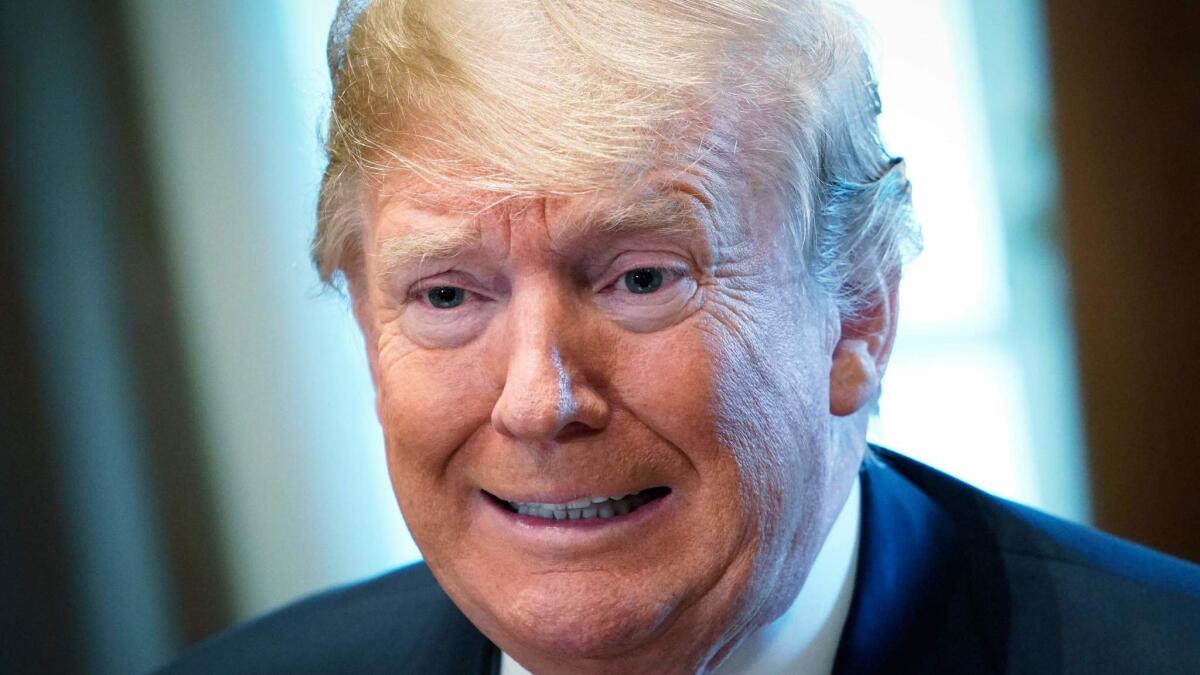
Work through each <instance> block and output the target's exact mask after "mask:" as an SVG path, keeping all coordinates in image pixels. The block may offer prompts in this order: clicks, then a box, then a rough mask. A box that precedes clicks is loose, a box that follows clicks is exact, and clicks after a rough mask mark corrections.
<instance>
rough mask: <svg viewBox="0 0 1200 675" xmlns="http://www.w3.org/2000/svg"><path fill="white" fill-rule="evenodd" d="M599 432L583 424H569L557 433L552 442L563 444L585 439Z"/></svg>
mask: <svg viewBox="0 0 1200 675" xmlns="http://www.w3.org/2000/svg"><path fill="white" fill-rule="evenodd" d="M599 432H600V430H599V429H597V428H595V427H590V426H588V425H587V424H584V423H583V422H571V423H570V424H567V425H566V426H564V427H563V428H562V430H560V431H559V432H558V435H557V436H555V437H554V440H556V441H558V442H560V443H565V442H567V441H570V440H574V439H576V438H586V437H588V436H592V435H594V434H597V433H599Z"/></svg>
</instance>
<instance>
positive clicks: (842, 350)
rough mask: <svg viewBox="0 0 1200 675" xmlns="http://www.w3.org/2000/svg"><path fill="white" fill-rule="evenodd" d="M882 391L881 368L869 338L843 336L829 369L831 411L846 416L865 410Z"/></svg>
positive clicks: (835, 349)
mask: <svg viewBox="0 0 1200 675" xmlns="http://www.w3.org/2000/svg"><path fill="white" fill-rule="evenodd" d="M878 391H879V368H877V367H876V364H875V359H874V357H873V356H872V355H871V351H870V349H869V347H868V344H867V341H866V340H861V339H842V340H839V341H838V344H837V347H835V348H834V352H833V367H832V368H831V369H830V372H829V412H830V413H832V414H833V415H836V416H838V417H846V416H848V415H853V414H854V413H856V412H858V411H859V410H862V409H863V407H865V406H866V405H867V404H868V403H870V402H871V400H872V399H874V398H875V394H876V392H878Z"/></svg>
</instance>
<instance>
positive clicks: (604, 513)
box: [484, 487, 671, 520]
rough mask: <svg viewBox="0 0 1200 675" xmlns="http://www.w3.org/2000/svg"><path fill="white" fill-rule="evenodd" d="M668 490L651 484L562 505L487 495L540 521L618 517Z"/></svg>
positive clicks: (661, 495)
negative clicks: (647, 486)
mask: <svg viewBox="0 0 1200 675" xmlns="http://www.w3.org/2000/svg"><path fill="white" fill-rule="evenodd" d="M670 493H671V488H668V487H653V488H650V489H648V490H642V491H641V492H635V493H629V494H626V495H614V496H605V495H599V496H596V497H580V498H579V499H576V500H574V501H570V502H565V503H563V504H544V503H540V502H510V501H507V500H504V499H501V498H499V497H497V496H495V495H493V494H490V493H486V492H485V493H484V494H487V495H488V497H490V498H491V499H492V500H493V501H495V502H496V503H497V504H499V505H500V506H501V507H503V508H505V509H507V510H508V511H511V512H513V513H517V514H520V515H522V516H529V517H531V518H540V519H542V520H591V519H599V520H603V519H607V518H617V517H620V516H624V515H628V514H630V513H633V512H634V511H636V510H638V509H640V508H642V507H643V506H645V505H647V504H649V503H650V502H653V501H657V500H659V499H662V498H663V497H666V496H667V495H668V494H670Z"/></svg>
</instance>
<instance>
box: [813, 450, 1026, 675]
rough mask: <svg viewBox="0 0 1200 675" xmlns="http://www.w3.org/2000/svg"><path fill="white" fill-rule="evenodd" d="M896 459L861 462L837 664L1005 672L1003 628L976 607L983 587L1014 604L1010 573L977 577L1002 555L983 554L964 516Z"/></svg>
mask: <svg viewBox="0 0 1200 675" xmlns="http://www.w3.org/2000/svg"><path fill="white" fill-rule="evenodd" d="M881 455H882V457H883V459H881V457H880V456H881ZM894 458H895V456H894V455H892V454H891V453H887V452H886V451H881V450H876V449H874V448H872V450H870V451H868V453H867V458H866V460H865V461H864V462H863V468H862V471H861V478H862V495H863V508H862V529H861V532H862V534H861V538H860V544H859V557H858V569H857V576H856V580H855V589H854V599H853V601H852V604H851V607H850V614H849V616H848V617H847V620H846V625H845V627H844V628H843V630H842V639H841V643H840V645H839V647H838V655H837V659H836V661H835V665H834V672H835V673H839V674H840V673H847V674H849V673H876V672H878V673H904V672H956V673H973V672H1001V671H1002V670H1003V666H1002V664H1001V663H998V662H997V657H998V656H999V658H1000V659H1002V658H1003V652H1004V650H1003V647H1002V646H1001V648H1000V649H999V650H997V648H996V644H995V640H996V638H997V635H995V633H996V632H997V629H999V632H1000V635H999V638H1000V639H1001V640H1003V637H1004V635H1006V633H1005V631H1004V627H1003V626H1001V627H997V626H994V625H991V624H989V622H988V621H981V620H980V612H978V611H977V609H978V602H979V596H980V592H981V591H982V592H983V594H984V595H986V596H989V597H990V598H992V599H993V600H994V601H999V602H1006V598H1007V591H1006V585H1005V584H1004V583H1002V580H1003V574H1002V572H1001V573H1000V574H999V575H998V576H997V575H996V574H991V575H984V578H983V579H982V580H981V579H979V578H975V579H973V578H972V577H974V576H976V575H975V574H973V573H972V572H973V570H974V571H975V572H979V571H981V569H980V565H981V564H983V565H984V566H987V567H991V563H993V562H996V561H998V557H996V556H991V555H984V556H983V558H984V559H983V560H980V559H979V555H978V553H977V549H978V547H977V546H975V543H976V542H974V541H972V542H971V543H972V546H971V547H968V546H967V545H966V544H967V538H968V537H965V536H964V533H963V531H962V527H961V522H959V520H958V518H957V517H952V516H951V514H950V513H949V512H947V511H946V509H944V508H943V507H942V506H941V505H939V504H938V503H936V502H935V501H933V500H932V499H931V498H930V497H929V496H928V495H927V494H926V493H925V492H923V491H921V490H920V489H918V488H917V487H916V486H915V485H913V484H912V483H911V482H910V481H909V480H907V479H906V478H905V476H903V475H901V473H899V472H897V471H896V470H895V469H894V468H892V467H891V466H889V463H885V460H892V459H894ZM956 515H957V514H956ZM969 538H970V539H972V540H973V539H975V537H974V536H971V537H969ZM989 571H994V570H989ZM992 581H996V582H997V583H992ZM980 583H983V584H984V587H981V586H980ZM991 601H992V600H989V602H991ZM992 609H993V610H994V609H995V608H992ZM984 614H985V615H986V616H988V617H992V616H996V615H997V613H996V612H994V611H988V612H984ZM1000 614H1001V615H1002V614H1003V612H1001V613H1000Z"/></svg>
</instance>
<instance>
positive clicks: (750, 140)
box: [313, 0, 919, 314]
mask: <svg viewBox="0 0 1200 675" xmlns="http://www.w3.org/2000/svg"><path fill="white" fill-rule="evenodd" d="M329 51H330V53H329V61H330V70H331V76H332V80H333V101H332V106H331V110H330V114H329V126H328V133H327V139H326V152H327V154H328V160H329V163H328V166H327V168H326V171H325V175H324V179H323V181H322V186H321V194H320V200H319V205H318V219H317V232H316V237H315V239H314V241H313V257H314V260H315V262H316V265H317V268H318V270H319V272H320V275H321V278H322V280H323V281H325V282H327V283H330V282H333V281H334V279H335V277H336V276H337V275H338V273H339V272H342V273H347V274H352V273H353V272H354V270H355V269H356V268H357V266H358V265H359V264H360V262H361V260H360V257H361V255H362V251H361V249H362V242H361V240H360V236H359V234H360V231H361V225H362V223H361V219H362V211H363V209H362V205H363V198H364V195H365V194H366V192H365V190H368V189H370V188H371V187H372V186H377V185H378V184H379V181H380V180H381V179H382V177H384V176H385V175H390V174H393V173H396V172H400V173H403V174H405V175H407V176H409V177H411V178H414V179H416V180H421V181H427V182H428V183H430V184H432V185H435V186H439V187H442V188H447V189H455V188H459V189H463V190H468V191H472V192H473V193H476V194H492V195H495V197H496V199H497V200H503V199H506V198H513V197H525V196H572V195H583V194H587V193H592V192H597V191H601V190H614V189H616V190H619V189H622V188H627V187H632V186H634V185H637V183H638V181H639V180H641V179H643V178H644V177H645V176H646V174H647V173H648V172H649V171H651V170H654V169H656V168H662V167H664V166H670V165H671V162H672V161H675V162H678V163H679V164H680V165H681V168H682V166H685V165H686V162H687V157H688V156H689V155H688V153H692V155H691V156H692V157H693V158H694V153H695V152H696V148H695V146H696V140H697V139H700V138H703V133H704V130H705V129H706V128H709V126H710V125H712V124H714V120H723V121H722V122H715V123H717V124H725V125H732V127H733V128H734V129H735V133H736V137H737V141H738V150H739V152H740V153H742V154H743V156H744V157H745V160H746V165H747V168H746V170H747V173H748V178H749V179H750V180H752V181H755V182H757V183H760V184H761V185H763V186H765V187H767V188H768V189H772V190H776V191H777V192H778V194H779V195H780V196H781V197H782V198H783V199H784V204H786V205H787V214H788V215H787V222H785V223H783V225H784V226H785V227H787V228H788V230H789V232H790V233H791V236H792V239H793V241H794V242H795V245H796V247H797V252H798V254H799V260H800V261H801V263H802V264H803V266H804V268H805V270H806V272H807V273H808V274H809V276H810V277H811V278H812V279H813V280H815V281H816V282H817V283H818V284H819V285H820V286H821V287H822V288H824V289H825V291H826V292H828V293H829V294H830V296H831V297H833V298H834V299H835V300H836V302H837V303H838V305H839V308H840V309H841V310H842V311H843V313H847V314H852V313H853V312H854V311H855V310H856V309H857V308H858V307H859V305H860V303H862V302H864V298H867V297H869V296H870V294H871V293H872V292H873V291H874V290H876V289H878V287H879V282H880V280H881V279H894V278H895V277H896V276H897V275H898V274H899V268H900V265H901V263H902V262H903V259H904V257H905V256H906V255H907V254H908V253H910V252H915V251H916V249H917V248H918V247H919V236H918V234H917V232H916V230H915V228H914V227H913V225H912V223H911V220H910V217H909V201H910V197H909V183H908V181H907V179H906V178H905V177H904V172H903V165H902V162H901V161H900V160H898V159H894V158H892V157H890V156H889V155H888V154H887V153H886V152H885V150H884V148H883V146H882V144H881V143H880V140H879V136H878V127H877V123H876V117H877V115H878V112H879V101H878V97H877V94H876V89H875V84H874V79H873V75H872V72H871V66H870V63H869V60H868V58H867V56H866V52H865V48H864V45H863V39H862V31H861V27H860V25H859V23H858V21H857V19H856V18H855V16H854V15H853V13H852V12H851V11H849V10H848V9H845V8H844V7H841V6H839V5H836V4H831V3H826V2H818V1H813V0H506V1H505V2H487V1H486V0H357V1H355V0H343V2H342V5H341V7H340V8H339V13H338V17H337V18H336V19H335V21H334V24H333V27H332V30H331V34H330V50H329Z"/></svg>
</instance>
